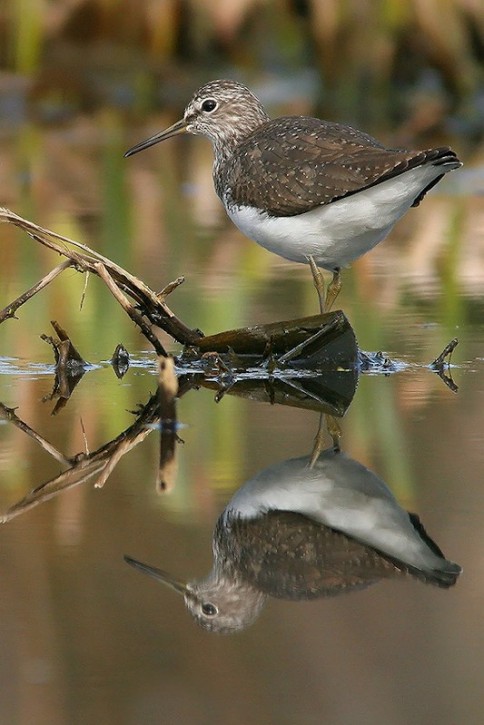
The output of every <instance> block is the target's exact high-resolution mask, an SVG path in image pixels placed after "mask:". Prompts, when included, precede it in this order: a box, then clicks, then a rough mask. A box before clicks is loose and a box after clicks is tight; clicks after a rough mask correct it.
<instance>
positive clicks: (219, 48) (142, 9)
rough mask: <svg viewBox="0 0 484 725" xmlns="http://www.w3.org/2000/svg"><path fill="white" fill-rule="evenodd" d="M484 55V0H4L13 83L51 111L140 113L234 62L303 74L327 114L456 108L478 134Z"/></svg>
mask: <svg viewBox="0 0 484 725" xmlns="http://www.w3.org/2000/svg"><path fill="white" fill-rule="evenodd" d="M483 60H484V3H482V1H481V0H405V2H402V1H401V0H224V2H218V0H57V2H49V1H48V0H3V2H2V3H1V4H0V65H1V67H2V69H3V78H2V85H3V93H5V90H6V86H7V87H8V84H9V82H11V76H12V74H20V75H21V76H23V78H24V80H25V84H24V86H23V90H24V92H25V98H24V100H25V102H26V103H28V105H29V106H30V109H31V110H32V111H33V112H35V114H38V115H39V116H40V117H41V118H42V120H44V121H49V120H50V121H52V120H60V119H61V118H64V119H65V118H66V117H68V116H69V115H70V114H72V113H74V112H77V111H79V110H84V111H88V110H93V109H95V108H96V107H98V106H99V105H104V104H106V103H107V104H111V105H113V106H116V107H118V108H121V109H124V110H125V111H126V112H127V113H130V114H142V113H144V112H145V111H146V110H148V109H149V108H153V107H157V106H163V105H164V104H166V103H170V104H173V103H174V102H175V103H179V104H184V103H185V101H186V99H187V95H188V94H189V93H191V91H192V90H193V89H194V88H195V87H197V86H198V85H199V84H200V83H202V82H205V81H206V80H207V79H209V78H211V77H212V76H213V75H219V74H222V73H224V74H225V75H228V76H232V77H234V76H235V77H238V78H239V79H242V80H245V81H246V82H247V83H249V84H250V83H251V82H254V81H257V83H259V84H260V83H261V82H263V81H264V80H265V81H266V82H267V81H273V83H274V85H275V88H273V94H275V95H276V96H277V95H278V94H285V93H289V94H290V91H289V88H290V87H291V85H289V86H288V87H286V86H285V84H284V83H281V81H282V80H283V79H286V81H287V80H289V81H291V79H292V81H293V84H292V88H293V91H294V79H298V80H299V85H297V86H296V87H297V89H298V92H297V93H296V95H299V94H300V92H301V90H304V88H306V89H308V88H309V89H310V92H311V93H312V94H314V97H315V99H316V102H317V106H318V108H317V111H318V112H319V113H321V114H322V115H325V116H337V117H338V118H340V119H341V120H346V118H347V117H350V116H352V117H356V120H357V121H358V122H365V121H366V123H371V120H372V118H373V117H375V118H379V119H381V118H382V115H383V116H385V117H388V118H389V120H390V121H391V122H392V123H402V122H403V120H404V119H405V124H404V128H403V129H402V136H405V135H406V136H409V137H412V135H414V134H415V133H423V132H425V131H428V130H429V129H433V128H434V127H435V126H438V124H439V123H441V122H442V119H443V118H446V117H448V116H449V115H450V114H453V115H454V116H455V118H456V119H457V120H458V121H460V123H461V124H462V130H464V129H465V131H466V132H467V133H468V134H472V136H474V135H475V134H477V133H479V132H482V116H483V112H484V94H483V81H484V63H483ZM277 80H279V83H276V81H277ZM301 83H302V88H301V85H300V84H301ZM1 90H2V89H0V91H1ZM12 91H13V89H12ZM12 112H14V109H13V108H12ZM2 115H3V116H4V119H5V107H4V108H3V113H2ZM456 122H457V121H456Z"/></svg>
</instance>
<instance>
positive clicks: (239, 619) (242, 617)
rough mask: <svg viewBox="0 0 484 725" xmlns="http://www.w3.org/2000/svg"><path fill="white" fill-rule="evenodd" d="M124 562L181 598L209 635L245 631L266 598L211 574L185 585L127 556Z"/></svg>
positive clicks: (252, 589)
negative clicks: (176, 593)
mask: <svg viewBox="0 0 484 725" xmlns="http://www.w3.org/2000/svg"><path fill="white" fill-rule="evenodd" d="M124 558H125V561H126V562H127V563H128V564H131V566H133V567H135V568H136V569H138V570H139V571H142V572H143V573H145V574H148V575H149V576H151V577H153V578H154V579H157V580H158V581H161V582H162V583H163V584H166V585H167V586H169V587H170V588H171V589H173V590H174V591H176V592H178V593H179V594H182V595H183V598H184V600H185V605H186V607H187V609H188V611H189V612H190V614H191V615H192V617H193V618H194V619H195V621H196V622H197V624H199V625H200V626H201V627H202V628H203V629H205V630H207V631H209V632H218V633H220V634H230V633H231V632H236V631H238V630H241V629H245V628H246V627H248V626H249V625H251V624H252V623H253V622H254V621H255V620H256V619H257V617H258V616H259V613H260V611H261V609H262V607H263V606H264V603H265V600H266V596H265V595H264V594H263V593H261V592H259V591H258V590H257V589H255V588H254V587H252V586H250V584H246V583H245V582H241V581H239V580H237V579H235V578H234V579H231V578H228V577H226V576H224V575H223V574H220V573H219V572H215V571H214V570H212V572H211V573H210V574H209V575H208V577H207V578H206V579H203V580H202V581H199V582H189V583H187V584H185V583H183V582H180V581H177V580H175V579H173V577H171V576H170V574H167V572H165V571H162V570H161V569H157V568H156V567H152V566H148V565H147V564H143V563H141V562H140V561H137V560H136V559H132V558H131V557H129V556H125V557H124Z"/></svg>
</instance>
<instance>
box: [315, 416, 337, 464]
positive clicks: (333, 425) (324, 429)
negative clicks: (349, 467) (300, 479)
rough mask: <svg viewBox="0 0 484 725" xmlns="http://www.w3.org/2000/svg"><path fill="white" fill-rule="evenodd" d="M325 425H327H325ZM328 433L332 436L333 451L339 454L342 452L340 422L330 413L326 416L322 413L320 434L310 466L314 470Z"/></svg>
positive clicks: (317, 435)
mask: <svg viewBox="0 0 484 725" xmlns="http://www.w3.org/2000/svg"><path fill="white" fill-rule="evenodd" d="M325 419H326V420H325ZM324 423H325V425H323V424H324ZM326 433H329V435H330V436H331V440H332V442H333V451H334V452H335V453H338V452H339V451H340V450H341V449H340V444H339V442H340V438H341V428H340V425H339V423H338V421H337V420H336V418H335V417H334V416H333V415H330V414H329V413H326V415H325V414H324V413H321V414H320V416H319V425H318V432H317V433H316V436H315V438H314V444H313V450H312V452H311V459H310V461H309V464H308V467H309V468H314V466H315V465H316V463H317V461H318V458H319V456H320V454H321V451H322V450H323V449H324V438H325V435H326Z"/></svg>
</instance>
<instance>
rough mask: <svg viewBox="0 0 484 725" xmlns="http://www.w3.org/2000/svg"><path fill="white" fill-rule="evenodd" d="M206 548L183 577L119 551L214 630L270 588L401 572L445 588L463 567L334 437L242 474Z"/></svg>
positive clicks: (287, 593) (365, 581)
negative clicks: (195, 572)
mask: <svg viewBox="0 0 484 725" xmlns="http://www.w3.org/2000/svg"><path fill="white" fill-rule="evenodd" d="M212 550H213V566H212V569H211V571H210V573H209V574H208V575H207V576H206V577H205V578H203V579H200V580H193V581H190V582H183V581H180V580H178V579H175V578H174V577H172V576H171V575H170V574H168V573H167V572H166V571H164V570H162V569H158V568H157V567H153V566H151V565H148V564H144V563H143V562H141V561H139V560H137V559H134V558H133V557H131V556H125V557H124V559H125V561H126V562H127V563H128V564H130V565H131V566H133V567H134V568H135V569H138V570H139V571H141V572H143V573H145V574H148V575H149V576H151V577H153V578H155V579H157V580H158V581H161V582H162V583H164V584H165V585H168V586H169V587H170V588H171V589H174V590H175V591H176V592H178V594H181V595H182V596H183V598H184V601H185V605H186V607H187V609H188V611H189V612H190V614H191V615H192V617H193V618H194V620H195V621H196V622H197V623H198V624H199V625H200V626H201V627H202V628H203V629H205V630H207V631H210V632H217V633H220V634H230V633H233V632H236V631H240V630H242V629H245V628H246V627H248V626H249V625H251V624H252V623H253V622H254V621H255V620H256V619H257V617H258V616H259V615H260V613H261V611H262V608H263V607H264V605H265V604H266V601H267V599H268V598H269V597H275V598H278V599H287V600H293V601H300V600H308V599H316V598H319V597H328V596H335V595H338V594H343V593H350V592H353V591H358V590H361V589H364V588H366V587H368V586H370V585H372V584H376V583H377V582H378V581H379V580H381V579H389V578H405V577H407V578H408V577H413V578H416V579H419V580H421V581H423V582H425V583H427V584H433V585H435V586H438V587H440V588H444V589H448V588H449V587H451V586H453V585H454V584H455V583H456V581H457V579H458V577H459V575H460V573H461V571H462V570H461V567H460V566H459V565H458V564H455V563H454V562H452V561H449V560H448V559H446V558H445V557H444V555H443V553H442V551H441V550H440V548H439V547H438V546H437V544H436V543H435V542H434V541H433V540H432V539H431V538H430V537H429V535H428V534H427V533H426V531H425V529H424V527H423V525H422V524H421V522H420V519H419V518H418V516H417V515H416V514H413V513H408V512H407V511H405V509H403V508H402V507H401V506H400V505H399V503H398V502H397V500H396V498H395V497H394V495H393V494H392V492H391V491H390V489H389V488H388V487H387V485H386V484H385V483H384V482H383V481H382V480H381V479H380V478H379V477H378V476H377V475H376V474H375V473H373V472H372V471H370V470H369V469H368V468H366V467H365V466H363V465H362V464H361V463H359V462H358V461H356V460H354V459H352V458H350V457H349V456H347V455H346V454H344V453H343V452H342V451H341V450H340V449H339V448H338V447H337V446H335V445H333V446H332V447H331V448H328V449H326V450H324V451H322V452H321V453H320V454H319V455H318V456H317V458H316V459H315V458H314V456H302V457H300V458H292V459H287V460H284V461H281V462H278V463H276V464H273V465H271V466H269V467H267V468H265V469H264V470H262V471H260V472H258V473H257V474H256V475H255V476H254V477H253V478H251V479H249V480H248V481H246V482H245V483H244V484H243V486H242V487H241V488H240V489H239V490H238V491H237V492H236V493H235V494H234V495H233V497H232V498H231V500H230V501H229V502H228V504H227V506H226V507H225V509H224V510H223V512H222V514H221V515H220V517H219V519H218V521H217V523H216V525H215V530H214V535H213V540H212Z"/></svg>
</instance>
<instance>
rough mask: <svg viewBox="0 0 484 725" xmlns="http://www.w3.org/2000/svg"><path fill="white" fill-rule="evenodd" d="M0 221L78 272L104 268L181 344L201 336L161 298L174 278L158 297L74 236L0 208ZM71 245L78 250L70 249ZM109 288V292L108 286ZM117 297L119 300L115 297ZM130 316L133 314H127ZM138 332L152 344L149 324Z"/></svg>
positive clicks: (20, 300) (55, 272)
mask: <svg viewBox="0 0 484 725" xmlns="http://www.w3.org/2000/svg"><path fill="white" fill-rule="evenodd" d="M0 222H6V223H9V224H13V225H14V226H16V227H18V228H19V229H22V230H23V231H25V232H26V233H27V234H28V235H29V236H30V237H31V238H32V239H34V240H35V241H37V242H39V243H40V244H42V245H44V246H46V247H48V248H49V249H51V250H53V251H54V252H57V253H58V254H60V255H62V256H64V257H67V258H68V260H70V261H69V263H68V264H66V267H75V268H76V269H77V270H78V271H80V272H87V271H89V272H92V273H93V274H97V275H98V276H101V275H100V270H102V269H103V268H104V269H105V270H107V272H108V273H109V275H110V277H111V278H112V280H113V282H114V284H115V285H116V286H117V287H118V289H119V290H121V291H122V292H125V293H126V294H128V295H129V296H130V297H131V298H132V299H133V300H134V301H135V302H136V304H137V305H138V306H139V307H140V309H141V314H142V315H144V316H146V317H147V318H148V319H149V320H150V322H151V323H152V324H153V325H155V326H157V327H159V328H160V329H162V330H164V331H165V332H167V333H168V334H169V335H171V337H173V338H174V339H175V340H177V341H178V342H180V343H182V344H183V345H194V344H196V342H197V341H198V340H200V338H202V337H203V333H201V332H200V330H192V329H191V328H190V327H188V326H187V325H185V323H184V322H182V321H181V320H180V319H179V318H178V317H177V316H176V315H175V314H174V313H173V312H172V310H170V308H169V307H168V306H167V305H166V303H165V301H164V299H165V297H166V295H167V294H168V293H169V292H170V291H172V290H173V289H175V288H176V287H177V286H178V284H179V282H178V280H177V281H176V282H175V283H173V284H172V285H171V286H170V285H168V286H167V287H165V289H164V290H163V294H162V295H160V296H158V295H157V294H156V292H154V291H153V290H152V289H150V288H149V287H148V286H147V285H146V284H144V282H142V281H141V280H140V279H138V278H137V277H135V276H134V275H132V274H130V273H129V272H128V271H126V270H125V269H123V268H122V267H120V266H119V265H117V264H115V263H114V262H112V261H111V260H110V259H108V258H107V257H104V256H103V255H102V254H99V253H98V252H96V251H94V250H93V249H90V248H89V247H88V246H86V245H85V244H81V243H80V242H77V241H75V240H74V239H69V237H64V236H62V235H61V234H57V233H56V232H53V231H51V230H50V229H45V228H44V227H40V226H38V225H37V224H34V223H33V222H30V221H28V220H27V219H23V218H22V217H20V216H19V215H18V214H15V213H14V212H12V211H10V210H9V209H4V208H0ZM72 247H74V248H75V249H76V250H79V251H74V250H73V249H72ZM62 271H63V269H61V268H60V267H58V268H56V269H55V270H53V271H52V272H51V273H50V275H47V276H46V277H45V278H44V279H43V280H41V282H40V283H38V285H37V289H36V288H32V290H29V291H28V292H26V293H24V295H22V296H21V297H20V298H18V300H15V302H14V303H12V304H11V305H8V306H7V307H6V308H5V310H6V312H5V311H4V313H5V314H4V318H3V319H6V318H7V317H12V316H13V313H12V308H13V306H15V307H14V309H13V312H15V310H16V309H18V307H20V305H21V304H24V302H26V301H27V300H28V299H30V298H31V297H32V296H33V295H34V294H36V292H38V291H39V289H42V288H43V287H45V286H46V284H49V282H51V281H52V279H54V278H55V277H56V276H57V275H58V274H60V272H62ZM104 281H105V282H106V278H104ZM39 285H40V286H39ZM110 289H111V291H113V290H112V288H110ZM117 299H118V301H119V298H117ZM123 307H124V306H123ZM125 309H126V308H125ZM126 311H127V310H126ZM130 316H131V317H133V316H132V315H131V314H130ZM1 321H2V318H0V322H1ZM135 321H136V324H139V318H138V319H136V320H135ZM141 331H142V333H143V334H144V335H146V336H147V337H148V339H149V340H150V342H151V343H152V344H155V342H154V340H155V338H156V336H155V335H154V333H152V332H151V330H150V329H149V326H147V325H146V324H145V325H143V327H142V328H141ZM156 339H157V338H156ZM159 347H160V345H159V343H158V346H157V347H156V349H157V352H159V353H160V354H164V353H161V350H160V349H159Z"/></svg>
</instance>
